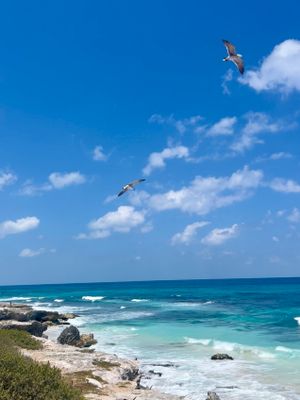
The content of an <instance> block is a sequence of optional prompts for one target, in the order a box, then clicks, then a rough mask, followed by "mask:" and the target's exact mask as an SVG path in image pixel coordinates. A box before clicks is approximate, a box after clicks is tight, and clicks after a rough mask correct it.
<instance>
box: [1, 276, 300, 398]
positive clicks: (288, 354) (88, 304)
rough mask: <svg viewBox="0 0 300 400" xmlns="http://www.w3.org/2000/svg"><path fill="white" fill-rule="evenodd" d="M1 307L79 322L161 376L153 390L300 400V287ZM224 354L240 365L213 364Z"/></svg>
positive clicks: (79, 290) (110, 348)
mask: <svg viewBox="0 0 300 400" xmlns="http://www.w3.org/2000/svg"><path fill="white" fill-rule="evenodd" d="M1 300H13V301H20V302H28V304H32V305H33V306H34V307H36V308H43V309H44V308H47V309H51V310H53V309H57V310H58V311H61V312H66V311H73V312H77V313H79V314H80V318H78V319H76V320H74V322H75V324H77V325H79V326H80V329H81V330H82V331H91V332H93V333H94V334H95V336H96V338H97V340H98V344H97V346H98V348H99V349H101V350H104V351H107V352H111V353H116V354H119V355H123V356H126V357H137V358H138V359H139V360H140V361H141V363H142V368H143V370H144V371H145V374H146V375H147V371H149V369H152V370H153V369H154V370H155V371H156V372H161V373H162V376H161V377H158V376H157V375H153V376H152V375H151V376H146V377H145V379H144V382H143V383H144V384H145V385H147V386H154V387H157V388H159V389H162V390H164V391H166V392H170V393H175V394H180V395H185V396H186V398H187V399H191V400H196V399H197V400H198V399H199V398H202V397H203V398H204V395H205V393H206V392H207V391H208V390H215V389H216V388H217V391H218V393H219V394H220V396H221V398H222V400H223V399H224V400H227V399H228V400H229V399H243V400H254V399H255V400H257V399H266V398H272V400H284V399H289V400H296V399H297V400H299V399H300V378H299V377H300V278H286V279H252V280H250V279H245V280H201V281H198V280H194V281H163V282H162V281H160V282H135V283H134V282H129V283H99V284H98V283H97V284H94V283H93V284H72V285H44V286H23V287H21V286H15V287H13V286H11V287H0V301H1ZM297 318H299V319H297ZM216 352H226V353H229V354H230V355H232V356H233V357H234V358H235V360H234V361H233V362H213V361H211V360H210V356H211V355H212V354H214V353H216ZM153 364H155V366H153ZM165 364H168V366H165ZM232 386H234V388H228V387H232Z"/></svg>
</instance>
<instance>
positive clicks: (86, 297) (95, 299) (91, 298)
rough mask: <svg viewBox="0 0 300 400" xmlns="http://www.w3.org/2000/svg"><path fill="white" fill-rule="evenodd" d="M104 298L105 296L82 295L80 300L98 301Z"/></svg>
mask: <svg viewBox="0 0 300 400" xmlns="http://www.w3.org/2000/svg"><path fill="white" fill-rule="evenodd" d="M104 298H105V296H82V300H86V301H92V302H94V301H99V300H103V299H104Z"/></svg>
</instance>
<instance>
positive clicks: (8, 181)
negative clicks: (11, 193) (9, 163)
mask: <svg viewBox="0 0 300 400" xmlns="http://www.w3.org/2000/svg"><path fill="white" fill-rule="evenodd" d="M16 180H17V176H16V175H15V174H13V173H11V172H4V171H0V190H2V189H3V188H4V187H5V186H9V185H12V184H13V183H15V182H16Z"/></svg>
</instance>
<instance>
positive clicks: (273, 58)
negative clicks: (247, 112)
mask: <svg viewBox="0 0 300 400" xmlns="http://www.w3.org/2000/svg"><path fill="white" fill-rule="evenodd" d="M239 81H240V82H241V83H243V84H245V85H248V86H250V87H251V88H253V89H254V90H256V91H257V92H261V91H268V90H269V91H278V92H281V93H289V92H292V91H300V41H299V40H294V39H288V40H285V41H284V42H282V43H280V44H278V45H277V46H275V47H274V49H273V51H272V52H271V54H269V55H268V56H267V57H266V58H265V59H264V60H263V62H262V64H261V66H260V67H259V68H258V69H257V70H255V71H247V72H246V73H245V75H244V77H242V78H240V79H239Z"/></svg>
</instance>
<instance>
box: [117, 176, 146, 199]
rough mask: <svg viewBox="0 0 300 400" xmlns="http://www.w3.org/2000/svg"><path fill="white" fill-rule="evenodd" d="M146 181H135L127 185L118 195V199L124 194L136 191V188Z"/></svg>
mask: <svg viewBox="0 0 300 400" xmlns="http://www.w3.org/2000/svg"><path fill="white" fill-rule="evenodd" d="M145 180H146V179H135V180H134V181H132V182H129V183H127V184H126V185H124V186H123V187H122V190H121V191H120V193H118V197H120V196H122V194H124V193H126V192H128V190H134V188H135V186H137V185H139V184H140V183H142V182H144V181H145Z"/></svg>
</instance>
